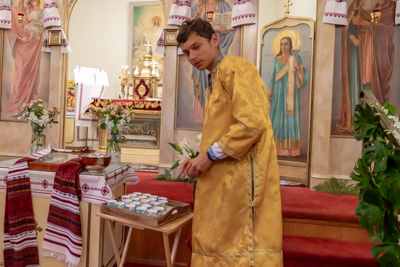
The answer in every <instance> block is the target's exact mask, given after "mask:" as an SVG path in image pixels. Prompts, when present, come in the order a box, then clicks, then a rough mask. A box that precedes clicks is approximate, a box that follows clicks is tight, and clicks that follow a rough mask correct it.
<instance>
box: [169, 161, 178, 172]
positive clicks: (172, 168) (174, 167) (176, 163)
mask: <svg viewBox="0 0 400 267" xmlns="http://www.w3.org/2000/svg"><path fill="white" fill-rule="evenodd" d="M178 166H179V160H177V161H176V162H175V164H174V165H173V166H172V167H171V171H172V170H175V169H176V168H178Z"/></svg>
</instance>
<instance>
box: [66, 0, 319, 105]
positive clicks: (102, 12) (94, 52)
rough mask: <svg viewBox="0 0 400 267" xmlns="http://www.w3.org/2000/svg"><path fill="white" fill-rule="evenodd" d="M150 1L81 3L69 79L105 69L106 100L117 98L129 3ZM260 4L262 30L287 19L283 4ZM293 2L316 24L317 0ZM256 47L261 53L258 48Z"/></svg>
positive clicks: (73, 23) (74, 19) (266, 0)
mask: <svg viewBox="0 0 400 267" xmlns="http://www.w3.org/2000/svg"><path fill="white" fill-rule="evenodd" d="M150 1H151V0H140V1H132V0H112V1H110V0H78V1H77V3H76V4H75V7H74V9H73V11H72V15H71V20H70V24H69V42H70V44H71V47H72V53H70V54H69V64H68V79H69V80H73V79H74V74H73V69H74V68H75V66H84V67H92V68H100V69H104V70H105V71H106V72H107V73H108V78H109V83H110V88H108V90H107V91H106V92H105V97H114V98H117V97H118V93H119V91H120V84H119V79H118V76H119V75H120V72H121V66H123V65H128V46H129V43H128V40H129V32H128V27H129V3H130V2H150ZM170 1H172V0H170ZM259 2H260V5H259V15H258V19H259V24H258V25H259V30H260V29H261V28H262V27H263V26H264V25H266V24H269V23H271V22H273V21H275V20H277V19H279V18H281V17H283V16H284V15H285V8H284V7H283V4H284V3H285V1H284V0H260V1H259ZM292 2H293V5H292V6H291V7H290V15H291V16H299V17H310V18H313V19H314V20H315V18H316V5H317V0H292ZM258 41H259V40H257V42H258ZM257 47H258V48H257V50H259V49H260V47H259V45H258V46H257ZM257 55H259V51H258V53H257ZM257 62H259V60H258V57H257Z"/></svg>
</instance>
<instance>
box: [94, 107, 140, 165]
mask: <svg viewBox="0 0 400 267" xmlns="http://www.w3.org/2000/svg"><path fill="white" fill-rule="evenodd" d="M133 108H134V105H133V103H132V102H122V101H121V102H120V101H112V100H107V101H105V102H102V103H99V106H98V107H96V108H95V111H96V114H97V118H98V120H99V125H100V128H101V129H107V130H108V137H107V154H110V155H111V162H114V163H118V162H121V147H120V146H119V145H120V143H121V132H122V128H123V127H124V126H125V125H126V124H127V123H128V122H130V121H131V120H132V119H133V118H134V114H133Z"/></svg>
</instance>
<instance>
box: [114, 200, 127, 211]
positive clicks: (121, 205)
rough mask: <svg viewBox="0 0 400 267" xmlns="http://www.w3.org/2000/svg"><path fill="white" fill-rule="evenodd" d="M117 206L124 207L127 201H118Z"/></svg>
mask: <svg viewBox="0 0 400 267" xmlns="http://www.w3.org/2000/svg"><path fill="white" fill-rule="evenodd" d="M115 207H117V208H120V209H123V208H124V207H125V202H122V201H120V202H117V203H115Z"/></svg>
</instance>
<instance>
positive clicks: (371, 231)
mask: <svg viewBox="0 0 400 267" xmlns="http://www.w3.org/2000/svg"><path fill="white" fill-rule="evenodd" d="M356 214H357V215H360V218H359V219H358V222H359V223H360V225H361V227H363V228H365V229H366V230H367V232H368V236H370V237H373V236H374V235H375V230H376V232H377V233H381V232H382V230H383V218H384V211H381V210H380V208H379V207H377V206H375V205H372V204H369V203H367V202H365V201H363V200H360V204H359V205H358V206H357V208H356Z"/></svg>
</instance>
